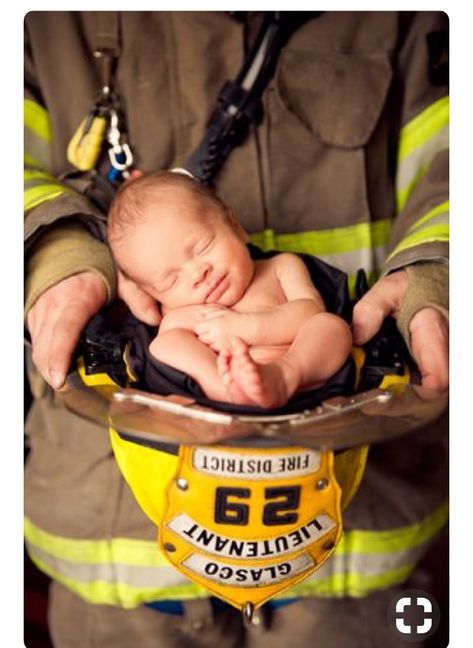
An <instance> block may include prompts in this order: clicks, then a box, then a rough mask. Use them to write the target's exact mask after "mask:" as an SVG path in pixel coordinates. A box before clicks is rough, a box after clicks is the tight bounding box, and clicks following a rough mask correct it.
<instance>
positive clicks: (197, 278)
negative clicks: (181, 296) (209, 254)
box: [193, 263, 210, 288]
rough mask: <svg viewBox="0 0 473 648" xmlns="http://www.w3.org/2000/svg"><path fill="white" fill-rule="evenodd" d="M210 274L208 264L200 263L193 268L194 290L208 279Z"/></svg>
mask: <svg viewBox="0 0 473 648" xmlns="http://www.w3.org/2000/svg"><path fill="white" fill-rule="evenodd" d="M209 272H210V265H209V264H208V263H202V264H200V265H198V266H197V267H196V268H194V275H193V285H194V288H196V287H197V286H199V285H200V284H201V283H202V282H203V281H205V279H206V278H207V277H208V275H209Z"/></svg>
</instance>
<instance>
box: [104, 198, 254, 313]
mask: <svg viewBox="0 0 473 648" xmlns="http://www.w3.org/2000/svg"><path fill="white" fill-rule="evenodd" d="M201 212H202V209H201V208H200V209H199V208H197V207H196V206H191V205H186V206H183V205H182V204H181V205H172V204H169V205H166V206H163V205H160V207H159V213H157V212H154V214H153V213H150V214H149V215H148V216H147V218H146V219H145V220H144V222H141V223H140V224H138V225H136V226H135V227H134V228H133V230H132V231H130V232H129V234H127V236H126V238H125V240H124V241H123V242H121V243H120V244H119V245H118V246H117V249H116V250H115V254H116V256H117V260H118V263H119V264H120V265H121V267H123V268H124V270H125V271H126V273H127V274H129V276H130V277H131V278H132V279H133V280H134V281H135V282H136V283H137V284H138V285H139V286H140V287H142V288H143V289H144V290H145V291H146V292H147V293H148V294H149V295H151V296H152V297H154V298H155V299H156V300H157V301H159V302H160V303H161V304H163V306H165V307H166V308H167V309H172V308H179V307H181V306H190V305H194V304H220V305H222V306H233V305H234V304H236V303H237V302H238V301H239V300H240V299H241V297H242V296H243V294H244V292H245V290H246V289H247V287H248V285H249V284H250V282H251V279H252V277H253V272H254V265H253V261H252V259H251V257H250V254H249V252H248V249H247V247H246V243H245V234H244V231H243V229H242V228H241V227H240V226H238V224H237V223H236V222H233V219H230V218H228V217H227V216H225V215H223V214H221V213H220V212H219V211H218V210H217V209H215V210H211V211H209V210H207V212H206V213H205V214H203V215H202V213H201Z"/></svg>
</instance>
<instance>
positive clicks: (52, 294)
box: [26, 272, 107, 389]
mask: <svg viewBox="0 0 473 648" xmlns="http://www.w3.org/2000/svg"><path fill="white" fill-rule="evenodd" d="M106 300H107V289H106V287H105V283H104V282H103V280H102V279H101V278H100V277H99V276H98V275H96V274H94V273H93V272H80V273H78V274H75V275H72V276H71V277H68V278H67V279H63V280H62V281H60V282H59V283H57V284H56V285H54V286H52V287H51V288H48V289H47V290H46V291H45V292H44V293H43V294H42V295H41V296H40V297H39V298H38V299H37V300H36V302H35V303H34V304H33V306H32V307H31V309H30V311H29V313H28V316H27V319H26V323H27V326H28V330H29V332H30V335H31V341H32V345H33V350H32V354H33V362H34V363H35V365H36V367H37V368H38V370H39V371H40V373H41V375H42V376H43V378H44V379H45V380H46V381H47V382H48V383H49V384H50V385H51V387H54V389H59V388H60V387H62V386H63V385H64V382H65V380H66V374H67V371H68V369H69V365H70V362H71V358H72V354H73V352H74V349H75V348H76V345H77V342H78V341H79V337H80V334H81V332H82V329H83V328H84V326H85V325H86V324H87V322H88V321H89V319H90V318H91V317H92V316H93V315H95V314H96V313H97V312H98V311H99V309H100V308H101V307H102V306H103V305H104V304H105V302H106Z"/></svg>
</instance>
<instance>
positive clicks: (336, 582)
mask: <svg viewBox="0 0 473 648" xmlns="http://www.w3.org/2000/svg"><path fill="white" fill-rule="evenodd" d="M415 566H416V565H415V564H413V565H406V566H403V567H400V568H399V569H393V570H391V571H388V572H385V573H384V574H383V575H382V576H366V575H364V574H355V573H350V574H332V575H331V576H329V577H328V578H324V579H320V580H317V581H310V582H307V581H305V582H302V583H300V584H299V585H296V586H295V587H294V588H293V589H292V590H291V591H290V592H285V593H284V595H282V596H281V597H280V598H298V597H301V596H319V597H330V598H340V597H342V596H350V597H352V598H361V597H363V596H368V594H371V593H372V592H375V591H376V590H380V589H386V588H388V587H392V586H393V585H399V584H401V583H403V582H404V581H405V580H406V579H407V578H408V577H409V575H410V574H411V573H412V571H413V570H414V569H415Z"/></svg>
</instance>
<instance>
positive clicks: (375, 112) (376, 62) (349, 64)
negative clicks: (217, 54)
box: [276, 49, 392, 149]
mask: <svg viewBox="0 0 473 648" xmlns="http://www.w3.org/2000/svg"><path fill="white" fill-rule="evenodd" d="M391 78H392V69H391V65H390V62H389V58H388V55H387V53H385V52H375V53H366V54H364V53H356V54H343V53H338V52H333V53H329V52H327V53H326V54H320V53H317V54H314V55H313V56H308V53H307V52H306V51H299V50H294V49H293V50H287V51H285V52H284V54H283V56H282V57H281V61H280V65H279V69H278V74H277V79H276V86H277V90H278V94H279V97H280V99H281V101H282V103H283V104H284V106H285V108H286V109H287V110H288V111H289V112H291V113H292V114H293V115H294V116H296V117H297V119H298V120H299V121H300V122H301V123H302V124H303V125H304V126H305V128H307V129H308V130H309V131H311V132H312V133H313V134H314V135H316V136H317V137H318V138H319V139H320V140H321V141H322V142H323V143H324V144H326V145H328V146H334V147H339V148H342V149H353V148H358V147H361V146H364V145H365V144H366V143H367V142H368V140H369V138H370V137H371V135H372V133H373V131H374V129H375V127H376V124H377V122H378V119H379V116H380V114H381V111H382V108H383V106H384V104H385V101H386V97H387V93H388V89H389V86H390V83H391Z"/></svg>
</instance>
